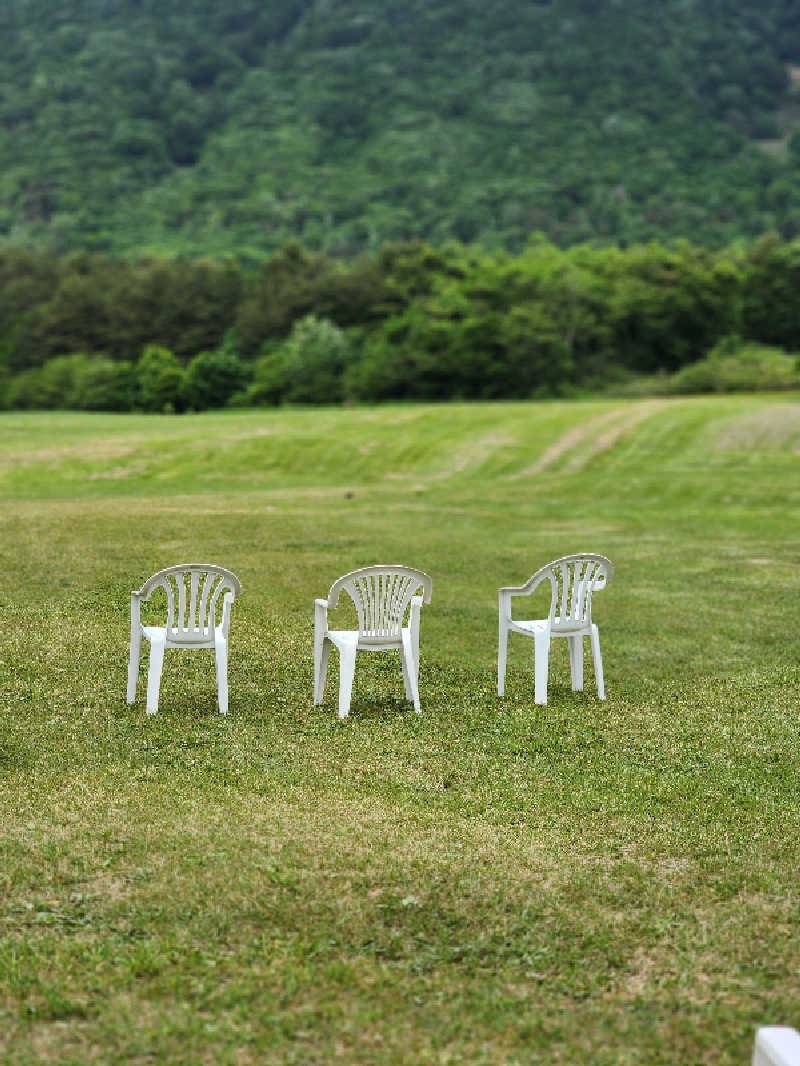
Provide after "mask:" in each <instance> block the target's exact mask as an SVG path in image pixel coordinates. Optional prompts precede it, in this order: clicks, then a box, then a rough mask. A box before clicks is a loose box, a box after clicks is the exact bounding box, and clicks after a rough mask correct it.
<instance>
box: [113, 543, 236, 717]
mask: <svg viewBox="0 0 800 1066" xmlns="http://www.w3.org/2000/svg"><path fill="white" fill-rule="evenodd" d="M156 589H163V590H164V592H165V593H166V597H167V619H166V623H165V625H163V626H149V625H142V621H141V605H142V603H144V602H145V601H147V600H149V599H150V597H151V596H152V594H153V593H154V592H155V591H156ZM241 591H242V586H241V584H240V583H239V579H238V578H237V577H236V575H235V574H233V573H231V571H230V570H226V569H225V568H224V567H222V566H215V565H214V564H213V563H179V564H178V565H177V566H169V567H167V569H166V570H159V572H158V573H157V574H153V576H152V577H150V578H148V579H147V581H145V583H144V584H143V585H142V587H141V588H140V589H139V590H138V592H132V593H131V641H130V656H129V659H128V697H127V698H128V703H133V701H134V700H135V699H136V682H137V680H138V676H139V659H140V657H141V651H142V637H144V638H145V639H146V640H148V641H149V642H150V667H149V670H148V674H147V713H148V714H155V713H156V711H157V710H158V690H159V687H160V685H161V669H162V666H163V664H164V652H165V650H166V649H167V648H184V649H186V650H192V649H195V648H213V649H214V657H215V660H216V667H217V697H218V701H219V709H220V713H221V714H227V713H228V631H229V629H230V624H231V604H232V603H233V601H234V599H235V598H236V597H237V596H239V595H241ZM220 597H221V598H222V602H221V604H220Z"/></svg>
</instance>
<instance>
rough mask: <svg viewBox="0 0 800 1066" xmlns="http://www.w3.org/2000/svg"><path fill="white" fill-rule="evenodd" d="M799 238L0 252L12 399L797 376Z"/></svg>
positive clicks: (349, 393) (261, 398)
mask: <svg viewBox="0 0 800 1066" xmlns="http://www.w3.org/2000/svg"><path fill="white" fill-rule="evenodd" d="M798 291H800V239H796V240H793V241H784V240H782V239H781V238H780V237H779V236H778V235H777V234H772V235H767V236H765V237H763V238H761V239H760V240H758V241H755V242H752V243H748V244H741V245H731V246H729V247H728V248H724V249H719V250H716V251H714V250H709V249H706V248H701V247H699V246H697V245H694V244H690V243H689V242H686V241H683V242H677V243H674V244H673V243H671V244H666V243H659V242H655V241H651V242H650V243H648V244H643V245H633V246H631V247H629V248H617V247H596V246H592V245H589V244H580V245H575V246H574V247H572V248H569V249H561V248H559V247H557V246H556V245H555V244H553V243H552V242H550V241H548V240H546V239H544V238H543V237H537V238H534V239H532V240H531V241H530V242H529V244H528V245H527V246H526V247H525V248H524V249H523V250H522V251H521V252H520V253H518V254H512V253H510V252H507V251H503V250H487V249H481V248H478V247H476V246H468V245H462V244H458V243H456V242H450V243H448V244H445V245H442V246H441V247H440V248H435V247H433V246H432V245H429V244H427V243H425V242H424V241H407V242H401V243H395V244H391V245H386V246H385V247H384V248H382V249H381V250H380V251H379V252H378V253H376V254H373V255H364V256H361V257H359V258H358V259H355V260H352V261H347V260H342V259H336V258H333V257H331V256H328V255H326V254H325V253H323V252H319V251H308V250H306V249H304V248H303V247H302V246H301V245H299V244H297V243H296V242H291V243H289V244H288V245H286V246H285V247H284V248H283V249H281V250H280V251H279V252H278V253H276V254H275V255H274V256H273V257H272V258H270V259H269V260H267V261H266V262H265V263H264V264H263V265H262V266H261V267H259V268H258V269H246V268H245V267H243V266H242V265H241V264H238V263H237V262H236V261H234V260H232V259H231V260H220V261H218V262H213V261H211V260H207V259H197V260H195V259H183V258H175V259H162V258H158V257H154V256H148V257H146V258H141V259H128V258H116V259H114V258H109V257H106V256H104V255H103V254H101V253H92V254H89V253H78V254H72V255H66V256H57V255H55V254H54V253H52V252H49V251H34V250H31V249H24V250H21V249H13V248H8V249H0V406H3V407H6V408H52V407H74V408H78V409H85V410H131V409H138V410H141V411H175V412H182V411H191V410H202V409H205V408H209V407H221V406H224V405H241V404H279V403H353V402H376V401H382V400H440V399H442V400H443V399H450V398H462V399H503V398H527V397H537V396H563V395H574V394H578V393H581V392H589V391H595V390H598V389H610V388H611V389H615V390H628V391H636V390H639V391H642V390H644V391H652V392H670V391H672V392H686V391H699V392H703V391H714V390H719V389H722V390H726V391H730V390H736V389H747V388H752V389H757V388H797V387H800V365H799V364H798V360H797V358H796V356H795V355H793V354H790V353H796V352H798V351H800V301H798V299H797V293H798Z"/></svg>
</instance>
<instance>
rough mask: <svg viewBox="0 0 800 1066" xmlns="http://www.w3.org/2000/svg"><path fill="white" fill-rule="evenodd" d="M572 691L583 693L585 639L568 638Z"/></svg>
mask: <svg viewBox="0 0 800 1066" xmlns="http://www.w3.org/2000/svg"><path fill="white" fill-rule="evenodd" d="M567 643H568V644H569V672H570V677H571V678H572V691H573V692H583V637H567Z"/></svg>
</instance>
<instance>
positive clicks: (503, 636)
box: [497, 619, 508, 696]
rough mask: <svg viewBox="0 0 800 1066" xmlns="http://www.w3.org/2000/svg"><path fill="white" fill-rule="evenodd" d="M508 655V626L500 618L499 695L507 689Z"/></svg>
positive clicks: (498, 645)
mask: <svg viewBox="0 0 800 1066" xmlns="http://www.w3.org/2000/svg"><path fill="white" fill-rule="evenodd" d="M507 657H508V626H507V625H504V624H503V620H502V619H501V620H500V637H499V641H498V644H497V695H498V696H502V695H503V693H504V692H505V689H506V659H507Z"/></svg>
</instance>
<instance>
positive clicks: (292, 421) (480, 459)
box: [0, 395, 800, 1066]
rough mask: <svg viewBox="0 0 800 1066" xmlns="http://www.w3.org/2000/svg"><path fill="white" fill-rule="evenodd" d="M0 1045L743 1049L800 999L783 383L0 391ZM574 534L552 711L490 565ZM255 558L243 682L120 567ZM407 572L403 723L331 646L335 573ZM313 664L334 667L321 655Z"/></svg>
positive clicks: (651, 1055)
mask: <svg viewBox="0 0 800 1066" xmlns="http://www.w3.org/2000/svg"><path fill="white" fill-rule="evenodd" d="M0 427H1V428H2V433H0V498H1V499H2V508H0V526H1V527H2V537H1V538H0V575H1V576H0V624H1V625H2V634H1V635H0V693H1V694H2V717H1V718H0V826H2V833H0V1058H2V1061H3V1062H4V1063H6V1062H7V1063H9V1066H20V1064H23V1063H34V1062H42V1063H56V1062H57V1063H63V1064H67V1063H74V1064H76V1066H77V1064H81V1066H82V1064H85V1063H115V1064H116V1063H121V1062H125V1063H158V1064H159V1066H162V1064H173V1063H191V1064H195V1063H209V1064H211V1063H213V1064H215V1066H216V1064H228V1063H230V1064H237V1066H238V1064H248V1063H254V1064H255V1063H259V1064H261V1063H266V1064H269V1063H282V1064H283V1063H297V1064H303V1066H305V1064H309V1063H326V1064H327V1063H331V1062H342V1063H346V1064H360V1063H363V1064H365V1066H366V1064H389V1063H391V1064H400V1063H403V1064H406V1063H415V1064H416V1063H420V1064H423V1063H424V1064H427V1063H431V1064H437V1066H440V1064H461V1063H463V1064H465V1066H466V1064H469V1066H478V1064H499V1063H503V1064H506V1063H507V1064H528V1063H537V1062H541V1063H548V1064H549V1063H553V1062H556V1063H569V1064H572V1063H579V1062H581V1063H583V1062H591V1063H592V1064H595V1063H596V1064H601V1066H602V1064H609V1066H611V1064H618V1063H623V1064H627V1063H642V1064H645V1063H646V1064H650V1063H670V1064H672V1063H675V1064H678V1063H681V1064H685V1063H708V1064H709V1066H711V1064H714V1066H725V1064H734V1063H736V1064H742V1063H745V1062H747V1061H749V1054H750V1048H751V1045H752V1039H753V1035H754V1031H755V1029H756V1027H757V1026H759V1025H761V1024H768V1023H780V1024H792V1025H800V1009H799V1008H798V1003H800V936H798V924H799V921H798V920H799V919H800V906H799V905H798V893H797V886H798V882H797V870H798V869H800V803H799V802H798V796H800V772H799V763H800V755H799V754H798V752H799V751H800V747H799V745H798V742H799V741H800V595H798V594H799V593H800V476H798V466H799V463H800V459H799V457H800V397H798V396H796V395H784V396H775V397H764V396H759V397H752V396H736V397H729V398H715V399H680V400H650V401H636V402H627V403H620V402H611V401H597V402H583V403H572V404H570V403H546V404H508V405H488V404H487V405H454V406H409V407H388V408H382V409H379V410H376V409H351V410H325V411H302V410H298V411H277V412H272V411H244V412H229V413H222V414H207V415H198V416H187V417H183V418H167V417H164V418H161V417H145V416H140V417H133V416H131V417H127V416H113V417H112V416H86V415H73V414H41V415H30V414H24V415H23V414H20V415H4V416H2V419H0ZM575 550H591V551H599V552H602V553H604V554H607V555H608V556H609V557H610V558H611V559H612V560H613V561H614V563H615V565H616V576H615V578H614V580H613V582H612V583H611V584H610V585H609V587H608V589H607V590H606V591H605V592H604V593H602V595H599V596H598V597H597V598H596V601H595V617H596V620H597V622H598V624H599V626H600V633H601V640H602V643H603V654H604V661H605V668H606V685H607V690H608V697H609V698H608V700H607V701H606V702H605V703H600V702H598V701H597V700H596V699H595V697H594V685H593V681H592V674H591V669H590V665H589V663H588V662H587V686H586V689H587V691H586V693H585V694H573V693H572V692H571V691H570V687H569V681H568V667H567V657H566V651H565V648H564V647H562V646H561V645H560V644H557V645H556V646H555V648H554V654H553V662H552V666H551V679H550V690H549V695H550V702H549V703H548V706H547V707H544V708H542V707H536V706H535V705H534V704H533V698H532V670H531V654H532V649H531V647H530V646H529V645H528V644H527V643H526V642H524V641H522V639H521V638H519V639H518V641H517V642H516V643H515V641H514V638H513V637H512V645H511V655H510V663H509V675H508V679H507V686H506V693H507V694H506V697H505V698H504V699H503V700H498V699H497V696H496V695H495V689H494V683H495V676H494V657H495V651H496V643H495V642H496V624H497V620H496V589H497V587H498V586H499V585H501V584H509V583H516V582H521V581H522V580H524V579H525V578H526V577H528V576H529V574H531V573H532V572H533V571H534V570H535V569H536V568H537V567H538V566H540V565H541V564H542V563H544V562H546V561H547V560H548V559H550V558H553V557H555V556H557V555H560V554H564V553H567V552H570V551H575ZM190 557H191V558H193V559H204V560H208V561H216V562H219V563H222V564H224V565H227V566H229V567H230V568H231V569H233V570H234V571H235V572H236V573H237V574H238V575H239V577H240V578H241V580H242V583H243V585H244V595H243V596H242V598H241V600H240V601H238V602H237V604H236V605H235V608H234V617H233V624H232V630H231V667H230V689H231V710H230V714H229V716H228V717H227V718H222V717H221V716H219V715H218V714H216V713H215V689H214V670H213V661H212V658H211V656H210V655H207V654H206V653H197V654H196V655H186V654H181V653H177V652H173V653H172V656H171V657H170V656H167V661H166V664H165V670H164V677H163V682H162V689H161V708H160V712H159V714H158V716H156V717H155V718H153V719H148V718H146V716H145V714H144V682H145V670H146V664H144V663H143V666H142V671H141V674H140V690H139V698H138V700H137V703H136V705H135V706H134V707H133V708H128V707H127V706H126V704H125V700H124V695H125V672H126V656H127V634H128V623H129V593H130V590H131V589H132V588H137V587H139V585H140V584H141V583H142V581H143V580H144V579H145V578H146V577H147V576H149V575H150V574H151V573H152V572H154V571H155V570H157V569H159V568H160V567H162V566H167V565H170V564H171V563H173V562H178V561H182V560H186V559H189V558H190ZM380 561H384V562H395V561H399V562H407V563H409V564H411V565H415V566H419V567H421V568H423V569H425V570H427V571H428V572H429V573H430V574H432V576H433V579H434V593H433V603H432V605H431V606H430V607H426V608H425V609H424V610H423V615H422V641H421V647H422V670H421V677H420V691H421V698H422V705H423V714H422V716H421V717H417V716H416V715H414V714H413V713H409V712H408V710H407V709H406V707H407V705H406V704H405V703H404V701H403V687H402V678H401V673H400V668H399V661H397V660H396V659H394V658H393V657H392V656H375V657H365V658H364V659H363V660H362V659H359V662H358V666H357V670H356V683H355V689H354V695H353V704H352V713H351V718H350V719H349V720H348V721H347V722H346V723H344V724H340V723H339V722H338V721H337V719H336V711H335V699H336V677H337V672H336V663H335V660H334V661H333V662H332V669H331V676H330V677H329V681H328V693H327V698H326V701H325V704H324V705H323V706H322V707H317V708H315V707H313V706H312V705H311V628H312V603H313V599H314V597H315V596H320V595H324V594H325V592H326V591H327V588H328V586H329V585H330V584H331V582H332V581H333V580H334V578H336V577H337V576H339V575H340V574H341V573H343V572H345V571H346V570H348V569H351V568H353V567H355V566H358V565H361V564H365V563H370V562H380ZM333 658H334V657H332V660H333Z"/></svg>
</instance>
